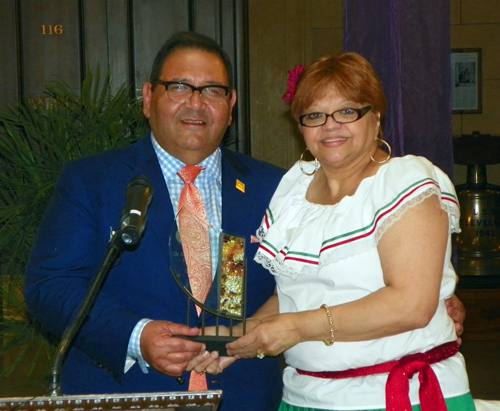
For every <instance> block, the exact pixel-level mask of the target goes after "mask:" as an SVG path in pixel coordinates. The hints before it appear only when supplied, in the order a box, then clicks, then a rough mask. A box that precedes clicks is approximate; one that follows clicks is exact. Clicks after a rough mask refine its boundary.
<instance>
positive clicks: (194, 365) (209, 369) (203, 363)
mask: <svg viewBox="0 0 500 411" xmlns="http://www.w3.org/2000/svg"><path fill="white" fill-rule="evenodd" d="M203 334H204V335H222V336H229V335H230V329H229V328H227V327H225V326H222V325H220V326H217V327H205V328H204V329H203ZM235 361H236V358H233V357H225V356H220V355H219V353H218V352H217V351H213V352H209V351H206V350H204V351H203V352H201V353H200V355H198V356H196V357H194V358H193V359H192V360H191V361H189V363H188V365H187V367H186V371H193V370H194V371H196V372H197V373H198V374H205V373H207V374H211V375H217V374H220V373H221V372H222V371H224V370H225V369H226V368H227V367H229V366H230V365H231V364H233V363H234V362H235Z"/></svg>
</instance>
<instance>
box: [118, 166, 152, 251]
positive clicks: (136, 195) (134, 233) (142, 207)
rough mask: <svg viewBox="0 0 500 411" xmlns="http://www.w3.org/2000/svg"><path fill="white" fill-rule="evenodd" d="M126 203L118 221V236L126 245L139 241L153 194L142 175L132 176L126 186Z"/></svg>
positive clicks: (147, 181)
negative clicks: (119, 227)
mask: <svg viewBox="0 0 500 411" xmlns="http://www.w3.org/2000/svg"><path fill="white" fill-rule="evenodd" d="M126 196H127V203H126V205H125V208H124V209H123V215H122V219H121V222H120V226H121V229H120V237H121V239H122V241H123V242H124V243H125V244H126V245H135V244H137V243H138V242H139V240H140V238H141V235H142V231H143V230H144V227H145V225H146V212H147V209H148V206H149V203H150V202H151V197H152V196H153V188H152V187H151V183H150V182H149V180H148V179H147V178H146V177H144V176H138V177H135V178H133V179H132V180H131V181H130V183H129V184H128V186H127V194H126Z"/></svg>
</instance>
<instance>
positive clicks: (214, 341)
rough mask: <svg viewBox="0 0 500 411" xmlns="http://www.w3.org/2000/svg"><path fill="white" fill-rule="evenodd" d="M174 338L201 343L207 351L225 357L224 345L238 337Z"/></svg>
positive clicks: (199, 336)
mask: <svg viewBox="0 0 500 411" xmlns="http://www.w3.org/2000/svg"><path fill="white" fill-rule="evenodd" d="M173 337H174V338H182V339H183V340H190V341H194V342H199V343H203V344H205V346H206V350H207V351H210V352H212V351H218V352H219V355H221V356H227V351H226V344H229V343H230V342H233V341H236V340H237V339H238V337H234V336H229V335H228V336H226V335H197V336H195V337H188V336H185V335H174V336H173Z"/></svg>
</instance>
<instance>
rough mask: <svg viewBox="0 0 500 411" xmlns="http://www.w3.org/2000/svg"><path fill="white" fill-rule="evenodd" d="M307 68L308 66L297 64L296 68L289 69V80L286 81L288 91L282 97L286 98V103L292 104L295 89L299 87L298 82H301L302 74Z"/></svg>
mask: <svg viewBox="0 0 500 411" xmlns="http://www.w3.org/2000/svg"><path fill="white" fill-rule="evenodd" d="M305 69H306V66H304V65H300V66H295V68H294V69H292V70H288V81H287V82H286V86H287V87H288V91H287V92H286V93H285V94H284V95H283V97H282V99H283V100H285V102H286V103H288V104H290V103H291V102H292V100H293V98H294V97H295V89H296V88H297V83H298V82H299V79H300V75H301V74H302V73H303V72H304V70H305Z"/></svg>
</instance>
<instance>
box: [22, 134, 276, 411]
mask: <svg viewBox="0 0 500 411" xmlns="http://www.w3.org/2000/svg"><path fill="white" fill-rule="evenodd" d="M283 173H284V171H283V170H282V169H280V168H278V167H275V166H272V165H270V164H267V163H264V162H261V161H257V160H255V159H252V158H250V157H247V156H244V155H242V154H239V153H235V152H231V151H229V150H226V149H224V148H222V198H223V205H222V228H223V230H224V231H226V232H229V233H232V234H234V235H241V236H244V237H245V239H246V240H247V241H246V247H247V248H246V255H247V259H248V269H247V270H248V271H247V273H248V274H247V277H248V284H247V287H248V288H247V290H248V291H247V302H248V306H247V315H248V316H251V315H252V314H253V313H254V312H255V311H256V310H257V309H258V308H259V307H260V306H261V305H262V304H263V303H264V302H265V301H266V300H267V299H268V298H269V296H271V295H272V293H273V290H274V288H275V282H274V278H273V276H272V275H271V274H269V272H268V271H266V270H265V269H264V268H262V267H261V266H260V265H258V264H256V263H255V262H254V261H253V257H254V255H255V252H256V249H257V244H250V235H253V234H255V231H256V229H257V227H258V226H259V224H260V222H261V219H262V217H263V215H264V212H265V209H266V207H267V205H268V203H269V200H270V198H271V196H272V194H273V192H274V190H275V188H276V186H277V185H278V183H279V180H280V179H281V177H282V175H283ZM138 175H144V176H146V177H147V178H148V179H149V180H150V181H151V183H152V186H153V192H154V193H153V199H152V201H151V204H150V206H149V210H148V221H147V225H146V228H145V230H144V233H143V236H142V239H141V241H140V243H139V245H138V247H137V248H136V249H135V250H133V251H125V252H124V253H123V254H122V257H121V258H120V259H119V260H118V261H117V262H116V264H115V265H114V267H113V268H112V269H111V270H110V272H109V274H108V276H107V278H106V280H105V282H104V284H103V287H102V290H101V291H100V294H99V296H98V298H97V300H96V302H95V304H94V306H93V309H92V311H91V314H90V316H89V318H88V320H87V321H86V322H85V323H84V326H83V328H82V329H81V331H80V332H79V334H78V336H77V338H76V340H75V342H74V345H73V348H71V349H70V351H69V353H68V355H67V358H66V359H65V362H64V366H63V372H62V387H63V388H62V392H63V393H64V394H99V393H134V392H137V393H140V392H165V391H183V390H187V381H189V373H186V374H185V375H184V378H185V381H186V383H185V384H184V385H181V386H179V385H178V383H177V381H176V378H173V377H169V376H166V375H163V374H160V373H158V372H156V371H155V370H153V369H151V368H150V369H149V373H147V374H144V373H143V372H142V371H141V370H140V368H139V366H138V365H137V364H136V365H134V366H133V367H132V368H131V369H130V370H129V371H128V372H127V373H124V361H125V358H126V355H127V346H128V342H129V337H130V334H131V332H132V330H133V328H134V326H135V325H136V324H137V322H138V321H139V320H140V319H142V318H151V319H153V320H168V321H172V322H175V323H180V324H185V323H186V297H185V295H184V294H183V293H182V292H181V291H180V289H179V287H178V286H177V285H176V283H175V282H174V279H173V277H172V275H171V273H170V270H169V267H170V255H169V247H168V241H169V235H170V232H171V228H172V224H173V223H174V213H173V210H172V205H171V201H170V198H169V194H168V190H167V187H166V184H165V181H164V178H163V175H162V172H161V169H160V166H159V164H158V160H157V158H156V155H155V153H154V150H153V147H152V144H151V140H150V137H149V135H148V136H146V138H144V139H142V140H141V141H139V142H137V143H135V144H134V145H132V146H129V147H126V148H123V149H118V150H111V151H108V152H104V153H101V154H99V155H95V156H91V157H88V158H84V159H80V160H77V161H74V162H72V163H69V164H67V165H66V166H65V167H64V169H63V171H62V172H61V175H60V176H59V179H58V182H57V185H56V190H55V194H54V196H53V198H52V200H51V202H50V204H49V206H48V208H47V211H46V213H45V215H44V218H43V220H42V223H41V225H40V227H39V230H38V233H37V237H36V240H35V244H34V247H33V251H32V254H31V257H30V260H29V263H28V267H27V272H26V299H27V303H28V307H29V310H30V312H31V313H32V314H33V315H34V316H35V317H36V318H37V319H38V320H39V321H40V322H41V323H42V324H43V325H44V326H45V327H47V329H48V330H50V331H51V332H52V333H54V334H55V335H59V336H61V335H62V333H63V332H64V330H65V329H66V327H67V326H68V324H70V322H71V320H72V319H73V317H74V316H75V315H76V312H77V311H78V309H79V307H80V304H81V301H82V299H83V298H84V296H85V295H86V293H87V289H88V286H89V281H90V280H91V279H92V278H93V277H94V276H95V274H96V273H97V272H98V271H99V269H100V267H101V265H102V262H103V260H104V258H105V256H106V253H107V245H108V243H109V239H110V232H111V230H113V229H117V228H118V227H119V223H120V218H121V214H122V210H123V207H124V205H125V201H126V199H125V190H126V187H127V184H128V183H129V182H130V180H131V179H132V178H134V177H136V176H138ZM236 180H239V181H241V182H243V183H244V184H245V190H244V191H245V192H242V191H240V190H238V189H237V188H236ZM191 311H192V312H194V310H191ZM195 322H196V319H195ZM195 324H196V323H195ZM195 324H190V325H191V326H195ZM209 325H210V321H209ZM208 386H209V389H218V390H219V389H220V390H222V391H223V399H222V404H221V407H220V408H219V410H220V411H236V410H240V411H242V410H248V411H267V410H274V409H276V408H277V406H278V404H279V401H280V398H281V392H282V382H281V368H280V362H279V359H277V358H265V359H263V360H255V359H254V360H240V361H237V362H236V363H235V364H233V365H232V366H230V367H229V368H228V369H227V370H225V371H224V372H223V373H222V374H221V375H218V376H208Z"/></svg>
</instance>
